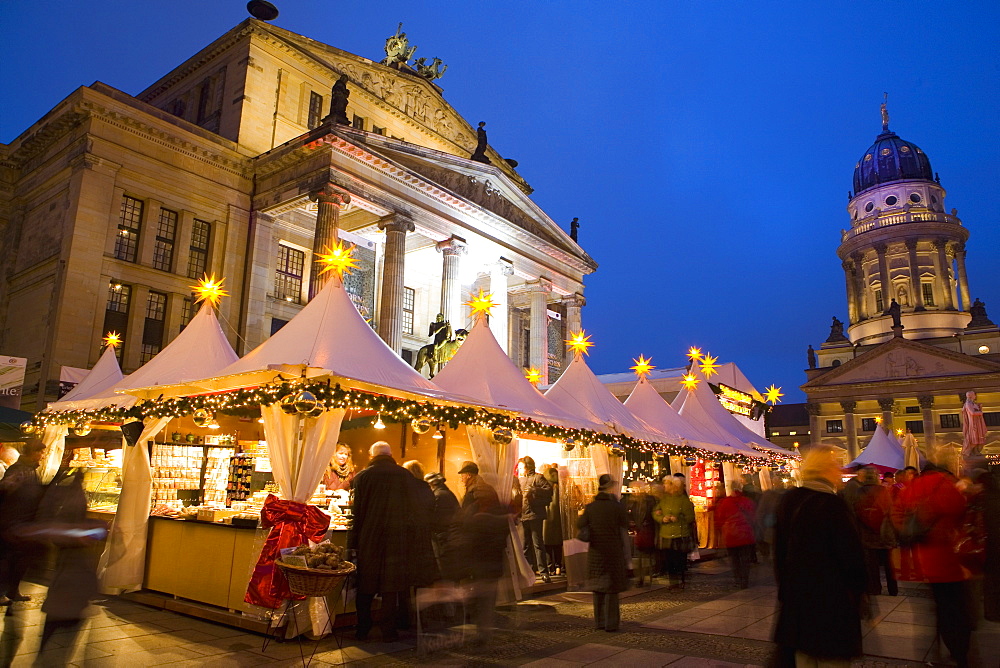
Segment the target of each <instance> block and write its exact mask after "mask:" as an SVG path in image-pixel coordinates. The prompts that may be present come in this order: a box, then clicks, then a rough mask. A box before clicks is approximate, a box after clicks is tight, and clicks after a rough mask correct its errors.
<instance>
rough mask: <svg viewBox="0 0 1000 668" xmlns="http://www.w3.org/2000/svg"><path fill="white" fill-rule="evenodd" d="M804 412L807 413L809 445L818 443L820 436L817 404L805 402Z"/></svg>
mask: <svg viewBox="0 0 1000 668" xmlns="http://www.w3.org/2000/svg"><path fill="white" fill-rule="evenodd" d="M806 412H807V413H809V443H810V444H811V445H819V441H820V436H821V434H820V431H819V404H813V403H808V404H806Z"/></svg>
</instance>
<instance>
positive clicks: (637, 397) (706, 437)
mask: <svg viewBox="0 0 1000 668" xmlns="http://www.w3.org/2000/svg"><path fill="white" fill-rule="evenodd" d="M625 407H626V408H628V409H629V411H631V413H632V414H633V415H635V416H636V417H638V418H639V419H641V420H643V421H645V422H646V423H647V424H648V425H650V426H651V427H653V428H655V429H657V430H658V431H660V432H662V433H664V434H666V435H667V436H668V437H670V438H674V439H677V442H678V443H680V442H682V441H684V442H686V443H687V445H690V446H692V447H695V448H702V449H705V450H712V451H715V452H727V453H732V452H734V449H733V448H731V447H729V446H727V445H725V444H724V443H722V442H720V441H718V440H717V439H715V438H714V437H713V436H712V435H711V434H709V433H706V432H705V431H704V430H703V429H701V428H700V427H698V426H697V425H695V424H692V423H691V422H688V421H687V420H685V419H684V418H683V417H682V416H681V415H680V414H678V413H677V411H676V410H674V408H673V407H672V406H671V405H670V404H668V403H667V402H666V401H664V399H663V397H661V396H660V393H659V392H657V391H656V388H654V387H653V386H652V385H651V384H650V383H649V381H648V380H646V378H645V377H642V378H639V382H637V383H636V384H635V388H634V389H633V390H632V393H631V394H630V395H629V397H628V399H626V400H625Z"/></svg>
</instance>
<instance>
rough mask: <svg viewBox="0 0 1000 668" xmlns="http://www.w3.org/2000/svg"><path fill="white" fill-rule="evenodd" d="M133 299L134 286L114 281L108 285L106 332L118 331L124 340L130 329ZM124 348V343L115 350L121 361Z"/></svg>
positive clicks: (105, 313)
mask: <svg viewBox="0 0 1000 668" xmlns="http://www.w3.org/2000/svg"><path fill="white" fill-rule="evenodd" d="M131 301H132V286H131V285H122V284H121V283H118V282H116V281H112V282H111V284H110V285H109V286H108V303H107V305H106V306H105V307H104V333H105V334H107V333H108V332H117V333H118V334H119V335H120V336H121V337H122V341H123V342H124V340H125V335H126V331H127V330H128V310H129V302H131ZM124 348H125V346H124V344H123V345H121V346H118V349H117V350H116V351H115V354H116V355H117V356H118V361H119V362H120V361H121V356H122V350H123V349H124Z"/></svg>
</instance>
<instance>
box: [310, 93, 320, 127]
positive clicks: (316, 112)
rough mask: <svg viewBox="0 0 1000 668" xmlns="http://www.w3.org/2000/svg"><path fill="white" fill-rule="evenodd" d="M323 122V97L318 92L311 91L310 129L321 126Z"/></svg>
mask: <svg viewBox="0 0 1000 668" xmlns="http://www.w3.org/2000/svg"><path fill="white" fill-rule="evenodd" d="M322 120H323V96H322V95H320V94H319V93H317V92H316V91H309V129H310V130H312V129H313V128H314V127H316V126H317V125H319V124H320V121H322Z"/></svg>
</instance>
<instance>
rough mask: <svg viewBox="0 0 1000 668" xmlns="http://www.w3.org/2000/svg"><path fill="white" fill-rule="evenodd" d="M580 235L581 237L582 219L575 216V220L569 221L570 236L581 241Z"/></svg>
mask: <svg viewBox="0 0 1000 668" xmlns="http://www.w3.org/2000/svg"><path fill="white" fill-rule="evenodd" d="M579 237H580V219H579V218H574V219H573V220H571V221H569V238H570V239H572V240H573V241H579V240H580V238H579Z"/></svg>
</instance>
